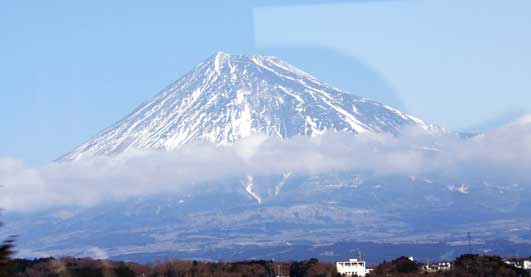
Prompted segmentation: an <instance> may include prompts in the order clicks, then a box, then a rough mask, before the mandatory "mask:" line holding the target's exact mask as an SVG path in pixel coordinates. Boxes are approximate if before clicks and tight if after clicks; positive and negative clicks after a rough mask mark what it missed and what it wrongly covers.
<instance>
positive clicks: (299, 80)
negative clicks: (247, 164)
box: [61, 52, 434, 160]
mask: <svg viewBox="0 0 531 277" xmlns="http://www.w3.org/2000/svg"><path fill="white" fill-rule="evenodd" d="M409 125H411V126H418V127H420V128H424V129H430V128H434V127H433V126H431V125H428V124H426V123H424V122H423V121H421V120H420V119H417V118H415V117H412V116H410V115H408V114H405V113H403V112H401V111H398V110H396V109H393V108H390V107H388V106H385V105H383V104H380V103H377V102H374V101H370V100H367V99H364V98H361V97H358V96H356V95H353V94H350V93H346V92H343V91H340V90H339V89H337V88H334V87H333V86H330V85H328V84H326V83H323V82H321V81H319V80H318V79H317V78H316V77H314V76H312V75H310V74H308V73H306V72H304V71H303V70H301V69H299V68H297V67H295V66H292V65H290V64H288V63H286V62H284V61H282V60H280V59H278V58H275V57H270V56H257V55H246V54H227V53H223V52H217V53H216V54H215V55H213V56H211V57H210V58H208V59H207V60H205V61H204V62H202V63H200V64H199V65H198V66H197V67H196V68H195V69H194V70H192V71H191V72H189V73H188V74H186V75H184V76H183V77H182V78H181V79H179V80H178V81H176V82H175V83H173V84H172V85H170V86H169V87H168V88H166V89H165V90H163V91H162V92H160V93H159V94H158V95H156V96H155V97H153V98H151V99H150V100H148V101H147V102H145V103H144V104H142V105H141V106H140V107H139V108H137V109H136V110H135V111H133V112H132V113H131V114H129V115H128V116H127V117H126V118H124V119H122V120H121V121H119V122H117V123H116V124H114V125H113V126H112V127H110V128H108V129H106V130H104V131H103V132H101V133H100V134H99V135H97V136H96V137H94V138H92V139H90V140H89V141H88V142H86V143H84V144H83V145H81V146H79V147H78V148H77V149H75V150H74V151H73V152H71V153H70V154H68V155H66V156H64V157H63V158H62V159H61V160H75V159H79V158H81V157H84V156H91V155H108V154H117V153H122V152H125V151H128V150H131V149H142V150H146V149H168V150H170V149H174V148H176V147H179V146H180V145H183V144H187V143H190V142H197V141H206V142H212V143H216V144H231V143H233V142H235V141H237V140H238V139H241V138H244V137H248V136H251V135H253V134H264V135H268V136H276V137H280V138H287V137H291V136H295V135H308V136H315V135H319V134H322V133H323V132H326V131H327V130H334V131H345V132H350V133H355V134H359V133H364V132H374V133H378V132H389V133H393V134H396V133H397V132H398V131H399V129H400V128H401V127H403V126H409Z"/></svg>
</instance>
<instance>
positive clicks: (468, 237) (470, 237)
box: [466, 232, 473, 254]
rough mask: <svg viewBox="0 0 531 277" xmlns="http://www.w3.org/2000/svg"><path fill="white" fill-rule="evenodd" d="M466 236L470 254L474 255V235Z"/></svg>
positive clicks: (468, 234) (467, 234)
mask: <svg viewBox="0 0 531 277" xmlns="http://www.w3.org/2000/svg"><path fill="white" fill-rule="evenodd" d="M466 236H467V239H468V254H473V253H472V235H471V234H470V232H468V233H466Z"/></svg>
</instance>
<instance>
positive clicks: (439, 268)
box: [423, 262, 452, 273]
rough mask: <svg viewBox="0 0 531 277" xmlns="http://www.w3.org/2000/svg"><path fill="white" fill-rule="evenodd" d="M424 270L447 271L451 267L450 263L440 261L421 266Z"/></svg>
mask: <svg viewBox="0 0 531 277" xmlns="http://www.w3.org/2000/svg"><path fill="white" fill-rule="evenodd" d="M423 269H424V271H425V272H428V273H430V272H438V271H448V270H450V269H452V263H450V262H440V263H434V264H427V265H425V266H424V267H423Z"/></svg>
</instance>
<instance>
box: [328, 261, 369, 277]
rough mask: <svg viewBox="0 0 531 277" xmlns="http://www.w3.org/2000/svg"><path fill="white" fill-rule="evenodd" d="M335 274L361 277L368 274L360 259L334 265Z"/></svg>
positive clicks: (363, 262)
mask: <svg viewBox="0 0 531 277" xmlns="http://www.w3.org/2000/svg"><path fill="white" fill-rule="evenodd" d="M336 269H337V273H339V274H341V275H345V276H360V277H363V276H365V275H367V274H368V273H369V272H370V269H367V267H366V265H365V261H362V260H360V259H349V260H348V261H346V262H337V263H336Z"/></svg>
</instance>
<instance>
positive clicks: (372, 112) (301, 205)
mask: <svg viewBox="0 0 531 277" xmlns="http://www.w3.org/2000/svg"><path fill="white" fill-rule="evenodd" d="M528 122H529V119H526V120H523V121H522V123H521V124H524V123H525V124H527V123H528ZM409 128H418V129H421V130H423V133H424V134H429V135H432V134H433V135H435V136H437V135H439V134H448V132H447V131H446V130H445V129H443V128H440V127H438V126H436V125H432V124H428V123H425V122H424V121H422V120H420V119H418V118H415V117H413V116H411V115H408V114H406V113H404V112H401V111H399V110H397V109H394V108H391V107H388V106H386V105H384V104H381V103H378V102H375V101H371V100H368V99H364V98H362V97H358V96H356V95H354V94H351V93H347V92H343V91H341V90H339V89H337V88H334V87H333V86H331V85H329V84H326V83H324V82H321V81H319V80H318V79H317V78H316V77H313V76H312V75H310V74H308V73H306V72H304V71H302V70H301V69H298V68H296V67H294V66H292V65H290V64H288V63H286V62H283V61H281V60H279V59H277V58H274V57H264V56H253V55H233V54H226V53H222V52H218V53H216V54H215V55H213V56H212V57H210V58H209V59H207V60H205V61H204V62H202V63H201V64H199V65H198V66H197V67H196V68H195V69H193V70H192V71H191V72H189V73H188V74H186V75H185V76H183V77H182V78H181V79H179V80H177V81H176V82H175V83H173V84H171V85H170V86H168V87H167V88H166V89H164V90H163V91H162V92H160V93H159V94H158V95H156V96H154V97H153V98H151V99H150V100H148V101H147V102H145V103H144V104H142V105H141V106H140V107H138V108H137V109H136V110H134V111H133V112H132V113H131V114H129V115H128V116H126V117H125V118H124V119H122V120H121V121H119V122H117V123H116V124H114V125H113V126H111V127H109V128H108V129H106V130H103V131H102V132H101V133H100V134H98V135H96V136H95V137H93V138H92V139H90V140H89V141H88V142H86V143H84V144H82V145H81V146H79V147H78V148H76V149H75V150H74V151H72V152H70V153H69V154H66V155H64V156H63V157H61V158H60V159H59V160H58V161H59V162H58V163H54V165H64V166H67V167H68V166H70V165H73V164H76V163H81V164H83V161H84V160H85V159H86V160H88V161H89V164H92V163H91V162H92V160H91V159H87V158H90V157H95V156H104V157H105V158H104V159H102V160H107V157H109V156H114V155H116V156H118V155H120V154H123V153H128V152H134V151H136V150H140V151H147V152H151V151H154V152H157V151H160V152H162V154H163V155H165V154H167V155H173V154H174V152H175V153H178V151H177V150H179V148H181V147H183V149H184V147H185V146H187V145H191V144H202V143H208V144H214V146H213V147H214V148H216V149H219V148H223V147H222V146H230V145H232V144H238V143H239V141H240V140H244V139H245V138H247V137H252V136H253V135H262V136H263V135H265V136H268V137H272V138H274V139H275V140H276V141H281V142H283V141H289V140H290V139H291V138H292V137H297V138H298V137H304V139H306V137H310V139H313V138H311V137H319V136H320V135H322V134H324V135H326V133H327V132H338V133H340V132H341V133H343V132H346V133H349V134H352V136H350V135H348V140H349V141H350V140H351V139H353V138H359V137H362V136H365V135H367V136H369V137H371V136H373V135H374V136H375V137H378V135H380V134H383V135H384V136H385V137H390V138H393V139H394V138H399V137H400V134H401V130H402V129H409ZM502 133H508V132H505V131H503V130H502ZM332 135H333V134H332ZM464 139H465V138H464ZM475 139H477V140H479V139H481V137H479V138H475ZM317 140H318V139H317ZM200 146H201V145H200ZM210 147H212V145H210ZM407 147H414V146H410V145H409V144H408V145H407ZM194 149H197V148H194ZM433 149H434V148H426V149H424V148H421V149H420V150H419V151H426V152H429V153H428V157H433V156H430V155H431V154H432V152H437V151H438V149H435V150H437V151H433ZM172 150H176V151H172ZM342 150H343V149H342ZM166 152H168V153H166ZM192 152H193V151H192ZM367 153H369V154H367V155H365V156H368V155H370V153H373V152H367ZM157 154H160V153H157ZM193 154H195V152H194V153H193ZM282 154H284V152H282ZM347 154H348V153H347ZM357 154H358V153H355V154H354V155H352V156H354V158H355V159H359V160H361V162H362V163H365V162H366V160H365V159H367V162H369V160H370V159H369V157H365V156H363V155H359V156H358V155H357ZM198 155H200V153H199V154H198ZM348 155H350V154H348ZM126 156H127V155H126ZM408 158H409V157H406V159H408ZM413 158H414V157H413ZM108 160H113V158H112V157H111V158H108ZM95 161H96V162H95V164H98V163H99V161H100V160H99V159H95ZM403 161H405V160H403ZM185 162H186V163H187V162H188V160H186V161H185ZM215 162H216V163H219V162H218V161H217V160H216V161H215ZM304 162H306V160H304ZM430 162H431V160H430V159H427V160H426V163H430ZM220 164H222V166H221V167H220V168H221V170H225V169H226V168H225V164H224V163H223V162H221V163H220ZM170 165H171V169H170V171H171V172H170V173H168V174H169V175H172V174H174V173H175V172H177V171H179V169H180V168H179V166H175V167H174V166H173V164H171V163H170ZM181 165H182V164H181ZM103 167H105V165H103V166H101V167H96V168H97V169H98V170H103ZM111 167H112V166H111ZM143 168H144V167H142V169H143ZM154 168H157V165H154ZM52 169H53V170H55V169H54V168H52ZM142 169H141V170H139V171H142ZM174 170H175V172H174ZM209 170H210V168H205V169H204V171H209ZM283 170H284V168H282V169H281V170H279V171H278V172H276V174H277V175H276V176H270V175H261V176H245V175H243V176H240V175H238V176H229V177H227V178H225V179H223V180H217V179H216V180H213V181H208V182H206V183H208V184H203V183H193V184H191V185H189V186H183V189H182V190H179V191H177V192H176V191H171V192H168V193H164V192H163V193H160V192H158V193H152V194H144V192H145V191H142V193H141V194H137V196H135V197H131V198H123V199H115V200H113V201H107V202H105V201H102V202H101V203H100V202H98V204H97V205H94V206H88V207H85V206H76V205H73V207H72V206H68V207H52V208H49V209H46V210H43V211H39V212H35V213H33V214H29V215H28V214H17V213H6V214H5V216H4V217H3V220H4V221H5V222H7V223H9V224H7V225H6V227H5V228H2V229H4V230H3V231H4V232H6V233H7V234H18V235H19V237H18V239H17V248H18V250H19V251H20V253H21V254H22V255H25V256H30V257H31V256H50V255H53V256H62V255H73V256H87V255H88V256H91V255H93V254H94V253H96V254H98V255H99V254H101V253H105V255H106V256H107V257H110V258H115V259H126V260H134V261H156V260H164V259H167V258H186V259H214V260H216V259H217V260H220V259H221V260H238V259H253V258H254V259H285V260H293V259H303V258H310V257H317V258H319V259H324V260H330V261H333V260H339V259H344V258H345V257H348V256H352V255H354V254H355V253H357V252H358V250H362V251H363V252H364V254H366V255H372V258H370V257H369V258H368V260H369V261H373V262H374V261H378V260H381V259H391V258H394V256H389V255H395V254H396V255H406V254H407V255H414V256H418V257H419V258H426V259H431V260H433V259H447V258H449V256H448V255H457V254H459V253H462V251H466V250H464V249H466V247H463V245H466V243H465V244H463V243H464V241H466V232H465V231H463V230H471V231H473V232H474V238H475V239H476V240H477V241H479V243H478V245H481V247H482V248H483V249H486V250H488V249H498V248H500V245H503V246H504V247H505V246H507V245H512V244H511V243H513V242H515V243H520V245H524V246H523V247H524V248H523V249H529V247H528V245H529V244H530V243H531V236H530V235H529V233H528V232H527V230H528V226H529V224H531V222H530V221H529V218H528V217H526V215H528V214H529V213H530V212H531V204H530V202H529V200H528V199H530V198H529V197H528V196H529V195H531V189H530V188H528V186H521V185H518V184H513V183H506V182H505V180H503V179H500V180H496V179H494V180H485V179H483V176H481V175H471V177H468V176H448V175H444V174H442V173H441V174H439V173H426V174H424V175H422V176H421V175H417V176H403V174H387V175H375V174H371V173H367V172H365V171H359V172H354V171H351V170H346V171H334V172H328V171H327V172H325V173H322V172H321V173H315V174H314V173H311V172H310V173H307V172H306V173H305V172H303V173H297V172H296V173H292V172H283V173H279V172H281V171H283ZM88 171H90V170H88ZM110 171H112V168H111V169H110ZM124 171H125V174H128V175H129V174H130V175H132V177H131V178H136V177H138V176H140V175H138V174H137V173H139V172H130V170H129V168H126V169H125V170H124ZM131 171H132V170H131ZM202 171H203V169H201V173H202ZM73 172H77V171H73ZM155 172H157V174H158V172H159V171H156V170H155ZM453 172H455V171H453ZM84 173H85V174H86V175H83V178H84V179H82V180H85V179H88V180H92V177H93V176H92V175H91V174H92V172H88V173H86V172H84ZM140 173H141V172H140ZM186 174H188V172H186ZM419 174H420V173H419ZM467 174H468V173H467ZM161 175H164V174H161ZM271 175H275V174H271ZM454 175H455V173H454ZM478 176H479V177H478ZM66 179H67V181H71V179H70V176H67V178H66ZM139 179H140V181H139V182H145V183H146V184H143V185H145V187H146V188H147V189H148V190H149V189H152V188H153V186H151V185H152V184H151V183H152V179H149V178H148V179H142V178H139ZM128 180H130V179H128ZM52 181H54V182H57V181H58V180H56V179H52ZM119 182H120V181H115V182H114V184H116V183H119ZM102 183H103V185H104V186H105V188H107V186H108V187H111V186H112V185H113V180H110V181H109V183H107V180H103V181H102ZM82 184H83V182H82ZM82 184H81V185H82ZM77 185H80V184H77V183H75V182H73V183H68V184H67V186H65V187H67V188H68V189H71V188H73V190H74V191H75V190H76V186H77ZM129 185H130V184H129V183H125V184H124V187H123V188H124V189H123V193H124V194H127V190H128V189H129V188H130V187H129ZM168 185H170V186H173V185H174V184H173V183H171V182H170V183H169V184H168ZM143 187H144V186H143ZM89 189H91V188H90V187H89ZM85 191H88V190H85ZM75 192H76V193H77V191H75ZM120 193H122V190H120ZM138 195H140V196H138ZM500 238H510V239H511V240H512V242H510V243H504V244H500V243H499V241H498V239H500ZM375 242H378V243H379V244H374V243H375ZM382 243H384V244H382ZM403 245H405V246H403ZM478 247H479V246H478ZM391 249H394V252H393V253H394V254H393V253H391V254H390V252H389V251H391ZM404 249H406V250H407V251H410V252H405V250H404ZM503 249H504V251H512V250H507V249H509V248H503ZM94 251H96V252H94ZM385 253H387V255H388V256H385ZM449 253H450V254H449ZM511 253H512V252H511ZM520 253H522V252H520Z"/></svg>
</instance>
